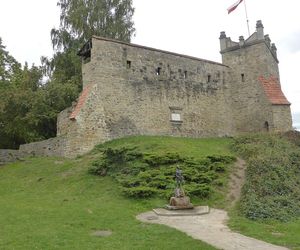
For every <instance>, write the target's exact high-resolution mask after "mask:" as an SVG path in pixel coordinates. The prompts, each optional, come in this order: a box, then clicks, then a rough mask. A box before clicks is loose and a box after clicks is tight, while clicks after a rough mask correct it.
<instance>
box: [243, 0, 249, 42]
mask: <svg viewBox="0 0 300 250" xmlns="http://www.w3.org/2000/svg"><path fill="white" fill-rule="evenodd" d="M244 6H245V13H246V20H247V28H248V36H250V29H249V19H248V13H247V6H246V0H244Z"/></svg>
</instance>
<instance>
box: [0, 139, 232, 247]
mask: <svg viewBox="0 0 300 250" xmlns="http://www.w3.org/2000/svg"><path fill="white" fill-rule="evenodd" d="M229 144H230V140H229V139H204V140H197V139H183V138H168V137H132V138H127V139H122V140H116V141H112V142H110V143H107V144H105V147H114V146H116V147H117V146H119V147H133V145H135V146H138V147H139V148H140V149H141V150H142V152H144V153H145V152H148V153H155V154H156V153H157V154H158V153H161V154H162V155H163V154H165V153H166V152H167V151H168V152H172V153H175V152H177V153H178V154H179V155H187V156H188V157H195V158H196V159H200V158H202V157H205V156H207V155H211V154H213V153H215V154H218V155H227V154H229V146H228V145H229ZM99 147H100V148H101V147H103V146H99ZM101 155H102V152H100V151H99V149H95V150H94V151H93V152H91V153H89V154H87V155H84V156H82V157H79V158H77V159H74V160H67V159H62V158H28V159H25V160H24V161H22V162H17V163H13V164H9V165H5V166H3V167H0V225H1V227H0V249H8V250H9V249H130V250H132V249H205V250H212V249H215V248H213V247H211V246H209V245H207V244H205V243H203V242H201V241H199V240H194V239H192V238H191V237H189V236H187V235H186V234H184V233H181V232H179V231H177V230H175V229H172V228H168V227H166V226H162V225H154V224H145V223H141V222H139V221H138V220H136V219H135V216H136V215H137V214H139V213H142V212H145V211H149V210H151V209H152V208H154V207H159V206H163V205H164V204H165V200H164V199H160V198H154V199H152V198H151V199H150V198H149V199H142V200H141V199H128V198H126V197H125V196H124V195H123V194H122V192H121V190H120V187H119V185H118V184H117V182H116V181H115V180H114V179H113V178H111V177H108V176H106V177H102V178H99V177H98V176H94V175H91V174H88V169H89V168H90V166H91V162H93V161H95V160H97V159H99V158H101ZM152 160H153V159H152ZM102 230H104V231H111V232H112V235H111V236H108V237H97V236H94V234H95V232H97V231H102Z"/></svg>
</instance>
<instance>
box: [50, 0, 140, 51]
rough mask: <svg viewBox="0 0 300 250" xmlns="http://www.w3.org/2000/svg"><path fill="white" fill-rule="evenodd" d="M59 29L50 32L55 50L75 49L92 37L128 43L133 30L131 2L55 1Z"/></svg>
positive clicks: (98, 0)
mask: <svg viewBox="0 0 300 250" xmlns="http://www.w3.org/2000/svg"><path fill="white" fill-rule="evenodd" d="M58 6H60V8H61V14H60V28H59V29H58V30H56V29H52V31H51V38H52V44H53V46H54V47H55V48H58V49H64V50H66V49H68V48H74V47H76V48H78V46H80V45H82V44H83V43H84V42H86V41H88V39H90V38H91V37H92V36H93V35H97V36H104V37H109V38H115V39H118V40H121V41H126V42H130V38H131V36H132V35H133V33H134V31H135V29H134V27H133V21H132V16H133V13H134V8H133V7H132V0H59V2H58Z"/></svg>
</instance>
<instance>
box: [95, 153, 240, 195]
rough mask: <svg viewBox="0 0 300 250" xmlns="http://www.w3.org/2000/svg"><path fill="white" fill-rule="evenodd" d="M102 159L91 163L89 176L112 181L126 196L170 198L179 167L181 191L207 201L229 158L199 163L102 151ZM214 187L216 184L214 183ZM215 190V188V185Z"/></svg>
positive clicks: (174, 156) (171, 155)
mask: <svg viewBox="0 0 300 250" xmlns="http://www.w3.org/2000/svg"><path fill="white" fill-rule="evenodd" d="M102 152H103V155H102V157H101V158H99V159H97V160H96V161H94V162H93V163H92V167H91V168H90V169H89V172H90V173H91V174H96V175H100V176H104V175H106V174H107V175H110V176H113V177H115V179H116V180H117V181H118V183H119V184H120V185H121V186H122V188H123V193H124V194H125V195H126V196H129V197H134V198H146V197H151V196H160V197H164V198H170V196H171V195H173V192H174V188H175V172H176V168H177V167H179V168H180V169H181V170H182V172H183V176H184V182H185V183H184V187H185V188H186V190H187V193H189V194H190V195H191V196H194V197H199V198H207V197H209V195H210V194H211V192H212V190H213V189H212V188H211V187H210V186H212V185H215V184H214V183H215V182H214V181H215V180H218V178H219V177H220V176H221V175H222V174H224V172H226V166H227V165H228V164H229V163H231V162H232V161H233V160H234V157H232V156H219V155H214V156H209V157H207V158H203V159H200V160H194V159H192V158H184V157H182V156H180V155H179V154H176V153H165V154H159V155H156V154H146V155H144V154H142V153H141V152H139V151H138V150H137V149H136V148H126V147H122V148H107V149H102ZM216 183H217V182H216ZM216 186H218V185H216Z"/></svg>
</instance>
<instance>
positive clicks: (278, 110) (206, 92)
mask: <svg viewBox="0 0 300 250" xmlns="http://www.w3.org/2000/svg"><path fill="white" fill-rule="evenodd" d="M220 46H221V55H222V63H217V62H212V61H208V60H203V59H199V58H194V57H191V56H185V55H180V54H176V53H172V52H168V51H162V50H157V49H153V48H149V47H144V46H140V45H135V44H130V43H124V42H120V41H116V40H112V39H107V38H101V37H95V36H94V37H92V39H91V40H90V41H89V42H88V43H86V44H85V45H84V46H83V48H82V49H81V50H80V51H79V55H80V56H81V57H82V61H83V64H82V75H83V91H82V93H81V96H80V97H79V99H78V102H77V104H75V105H74V106H73V107H70V108H68V109H66V110H64V111H62V112H61V113H60V114H59V116H58V132H57V136H58V137H57V138H58V139H57V140H59V138H60V140H61V141H63V143H62V146H61V148H60V155H63V156H67V157H73V156H76V155H78V154H82V153H85V152H87V151H89V150H91V149H92V148H93V147H94V146H95V145H96V144H98V143H102V142H105V141H108V140H112V139H115V138H120V137H124V136H130V135H168V136H182V137H222V136H233V135H236V134H238V133H242V132H255V131H287V130H290V129H292V121H291V112H290V103H289V102H288V101H287V100H286V98H285V97H284V95H283V93H282V91H281V87H280V80H279V70H278V59H277V53H276V50H277V49H276V46H275V44H271V41H270V38H269V36H267V35H264V30H263V25H262V22H261V21H258V22H257V25H256V32H255V33H253V34H252V35H251V36H250V37H249V38H247V39H246V40H245V39H244V37H242V36H241V37H240V38H239V41H238V42H234V41H232V40H231V39H230V38H229V37H227V36H226V34H225V32H221V35H220ZM62 138H63V139H62ZM52 143H53V142H52ZM46 147H47V145H46ZM51 147H52V146H50V148H51ZM26 148H27V149H29V148H30V146H26V145H25V146H24V145H23V146H22V147H21V149H22V150H24V151H26ZM54 148H55V152H57V144H55V146H54ZM30 150H32V148H30ZM50 151H51V149H49V152H50Z"/></svg>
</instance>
